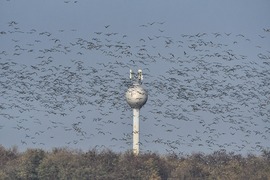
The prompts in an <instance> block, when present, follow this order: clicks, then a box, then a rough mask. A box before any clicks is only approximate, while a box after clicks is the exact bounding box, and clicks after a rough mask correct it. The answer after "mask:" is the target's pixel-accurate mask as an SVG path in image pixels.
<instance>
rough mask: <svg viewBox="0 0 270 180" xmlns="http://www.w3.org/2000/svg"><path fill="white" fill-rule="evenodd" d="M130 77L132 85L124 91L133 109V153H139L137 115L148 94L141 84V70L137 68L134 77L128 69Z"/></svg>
mask: <svg viewBox="0 0 270 180" xmlns="http://www.w3.org/2000/svg"><path fill="white" fill-rule="evenodd" d="M130 79H131V80H133V85H132V86H131V87H130V88H128V90H127V92H126V100H127V103H128V104H129V106H130V107H131V108H132V109H133V133H132V134H133V153H134V154H135V155H138V154H139V150H140V143H139V116H140V109H141V107H142V106H143V105H144V104H145V103H146V101H147V98H148V94H147V92H146V91H145V90H144V89H143V87H142V86H141V84H142V80H143V75H142V70H141V69H139V70H138V76H137V79H136V78H134V73H133V72H132V70H130Z"/></svg>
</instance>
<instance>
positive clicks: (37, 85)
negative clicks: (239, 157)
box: [0, 0, 270, 154]
mask: <svg viewBox="0 0 270 180" xmlns="http://www.w3.org/2000/svg"><path fill="white" fill-rule="evenodd" d="M269 9H270V2H269V1H267V0H261V1H253V0H242V1H233V0H230V1H216V0H206V1H188V0H186V1H157V0H155V1H154V0H152V1H123V0H116V1H98V0H96V1H87V0H77V1H74V0H65V1H62V0H57V1H55V0H47V1H41V0H27V1H26V0H22V1H21V0H20V1H19V0H17V1H16V0H8V1H6V0H2V1H1V2H0V32H1V34H0V53H1V54H0V63H1V66H0V82H1V84H0V91H1V95H0V107H1V108H0V143H1V144H2V145H3V146H5V147H11V146H12V145H17V146H18V147H19V148H20V149H21V150H24V149H26V148H29V147H39V148H44V149H51V148H52V147H65V146H67V147H72V148H80V149H83V150H87V149H89V148H90V149H91V148H94V147H96V148H100V147H102V148H104V146H105V147H108V148H110V149H113V150H115V151H126V150H128V149H131V148H132V144H131V140H132V139H131V132H132V110H131V109H130V108H129V107H128V105H127V103H126V102H125V99H124V93H125V91H126V89H127V88H128V83H127V82H128V81H129V68H132V69H133V70H135V71H137V69H138V68H142V69H143V72H144V73H145V75H144V82H143V85H144V87H145V89H147V90H148V92H149V99H148V102H147V103H146V105H145V106H144V107H143V108H142V109H141V129H140V131H141V143H142V145H141V150H142V151H144V152H145V151H154V152H160V153H164V152H166V151H169V152H172V151H174V152H176V153H182V152H183V153H191V152H198V151H200V152H205V153H209V152H212V151H214V150H219V149H226V150H228V151H235V152H237V153H243V154H246V153H248V152H251V153H259V152H260V151H261V150H262V149H267V148H269V147H270V143H269V142H270V130H269V127H270V120H269V118H270V115H269V114H270V112H269V110H270V101H269V99H270V92H269V89H270V86H269V83H267V82H269V81H270V74H269V73H268V72H269V70H270V64H269V61H270V58H269V57H270V29H269V28H270V21H269V19H270V12H269ZM268 80H269V81H268ZM25 84H26V85H25Z"/></svg>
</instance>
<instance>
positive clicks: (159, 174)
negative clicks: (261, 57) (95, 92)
mask: <svg viewBox="0 0 270 180" xmlns="http://www.w3.org/2000/svg"><path fill="white" fill-rule="evenodd" d="M0 179H27V180H30V179H48V180H52V179H102V180H104V179H123V180H128V179H155V180H158V179H171V180H173V179H243V180H247V179H252V180H255V179H265V180H267V179H270V152H269V151H263V152H262V154H261V155H260V156H255V155H247V156H245V157H244V156H242V155H236V154H234V153H227V152H226V151H223V150H220V151H216V152H214V153H212V154H207V155H206V154H201V153H195V154H192V155H189V156H183V157H180V156H177V155H175V154H168V155H159V154H156V153H144V154H141V155H139V156H134V155H133V154H132V153H131V152H130V151H128V152H125V153H115V152H112V151H110V150H103V151H97V150H89V151H87V152H82V151H80V150H70V149H66V148H55V149H53V150H52V151H49V152H46V151H44V150H42V149H28V150H26V151H25V152H18V150H17V148H16V147H13V148H10V149H6V148H4V147H3V146H0Z"/></svg>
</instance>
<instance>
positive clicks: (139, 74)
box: [138, 69, 143, 81]
mask: <svg viewBox="0 0 270 180" xmlns="http://www.w3.org/2000/svg"><path fill="white" fill-rule="evenodd" d="M138 79H139V81H142V80H143V75H142V70H141V69H139V70H138Z"/></svg>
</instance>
